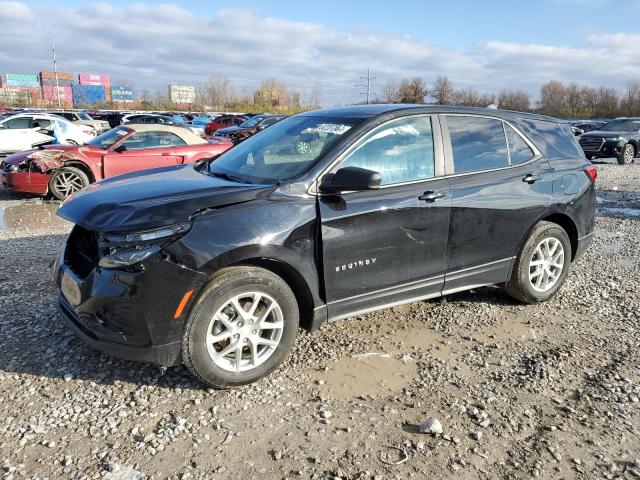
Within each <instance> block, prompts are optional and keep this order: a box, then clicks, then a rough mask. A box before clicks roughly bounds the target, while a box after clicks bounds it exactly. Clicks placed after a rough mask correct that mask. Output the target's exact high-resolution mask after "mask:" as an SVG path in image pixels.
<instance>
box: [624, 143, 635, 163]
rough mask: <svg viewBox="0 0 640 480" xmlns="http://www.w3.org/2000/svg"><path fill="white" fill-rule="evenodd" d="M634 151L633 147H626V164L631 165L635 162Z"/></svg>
mask: <svg viewBox="0 0 640 480" xmlns="http://www.w3.org/2000/svg"><path fill="white" fill-rule="evenodd" d="M634 153H635V152H634V149H633V146H631V145H629V146H628V147H626V148H625V149H624V154H623V155H624V163H631V162H633V156H634Z"/></svg>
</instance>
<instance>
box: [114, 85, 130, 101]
mask: <svg viewBox="0 0 640 480" xmlns="http://www.w3.org/2000/svg"><path fill="white" fill-rule="evenodd" d="M111 100H112V101H114V102H133V90H132V89H131V87H129V86H127V85H113V86H112V87H111Z"/></svg>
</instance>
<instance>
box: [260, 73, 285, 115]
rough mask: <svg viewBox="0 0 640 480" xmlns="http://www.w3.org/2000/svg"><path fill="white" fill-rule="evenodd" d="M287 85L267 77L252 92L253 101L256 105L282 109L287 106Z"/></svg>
mask: <svg viewBox="0 0 640 480" xmlns="http://www.w3.org/2000/svg"><path fill="white" fill-rule="evenodd" d="M287 97H288V91H287V85H286V84H285V83H284V82H282V81H280V80H277V79H275V78H269V79H267V80H265V81H263V82H262V83H261V84H260V86H259V87H258V88H257V89H256V90H255V92H253V99H254V102H255V103H257V104H258V105H264V106H265V107H267V108H274V109H276V110H278V109H279V110H282V109H285V108H287V106H288V102H287V100H288V98H287Z"/></svg>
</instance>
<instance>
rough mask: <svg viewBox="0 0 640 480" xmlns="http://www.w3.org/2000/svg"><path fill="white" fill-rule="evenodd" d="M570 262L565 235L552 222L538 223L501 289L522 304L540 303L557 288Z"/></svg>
mask: <svg viewBox="0 0 640 480" xmlns="http://www.w3.org/2000/svg"><path fill="white" fill-rule="evenodd" d="M570 263H571V242H570V241H569V236H568V235H567V232H565V231H564V229H563V228H562V227H560V226H559V225H557V224H555V223H551V222H540V223H538V224H537V225H536V226H535V227H534V228H533V231H532V232H531V234H530V236H529V239H528V240H527V241H526V243H525V244H524V246H523V247H522V250H521V251H520V253H519V254H518V257H517V258H516V263H515V265H514V267H513V272H512V274H511V278H510V279H509V281H508V282H507V284H506V287H505V290H506V291H507V293H508V294H509V295H510V296H512V297H513V298H515V299H516V300H520V301H521V302H524V303H538V302H544V301H546V300H548V299H549V298H551V297H552V296H553V295H554V294H555V293H556V292H557V291H558V290H559V289H560V287H561V286H562V284H563V283H564V281H565V280H566V278H567V275H568V273H569V264H570Z"/></svg>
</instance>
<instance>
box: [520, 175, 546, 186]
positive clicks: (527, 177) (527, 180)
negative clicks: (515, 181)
mask: <svg viewBox="0 0 640 480" xmlns="http://www.w3.org/2000/svg"><path fill="white" fill-rule="evenodd" d="M541 178H542V177H541V176H540V175H534V174H533V173H527V174H526V175H525V176H524V177H523V179H522V181H523V182H525V183H528V184H529V185H531V184H532V183H536V182H537V181H538V180H540V179H541Z"/></svg>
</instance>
